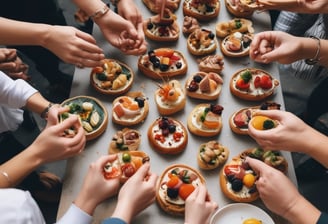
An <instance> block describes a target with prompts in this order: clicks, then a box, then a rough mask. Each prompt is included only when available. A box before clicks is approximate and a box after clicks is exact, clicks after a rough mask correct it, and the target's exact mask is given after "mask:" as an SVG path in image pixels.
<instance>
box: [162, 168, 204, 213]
mask: <svg viewBox="0 0 328 224" xmlns="http://www.w3.org/2000/svg"><path fill="white" fill-rule="evenodd" d="M180 172H181V173H184V175H185V178H184V177H183V176H182V174H179V173H180ZM172 176H178V177H179V179H180V181H181V182H182V184H192V185H193V186H195V187H197V186H198V185H199V184H205V178H204V177H203V176H202V175H201V174H200V173H199V172H198V171H197V170H196V169H194V168H192V167H190V166H188V165H185V164H174V165H171V166H169V167H167V168H166V169H165V170H164V171H163V173H162V174H161V176H160V177H159V180H158V182H157V186H156V201H157V203H158V205H159V206H160V207H161V208H162V209H163V210H164V211H165V212H167V213H169V214H172V215H177V216H183V215H184V212H185V200H184V199H182V198H181V197H180V196H179V195H177V197H176V198H173V199H172V201H170V200H171V199H170V197H169V196H168V194H170V195H171V193H168V192H169V191H180V189H181V186H180V188H178V187H177V188H176V189H175V188H173V190H172V188H170V187H168V186H167V183H168V181H169V179H170V177H172ZM181 182H180V184H181ZM168 189H169V190H168ZM173 194H174V193H173Z"/></svg>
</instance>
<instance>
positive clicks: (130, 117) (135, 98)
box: [112, 92, 149, 126]
mask: <svg viewBox="0 0 328 224" xmlns="http://www.w3.org/2000/svg"><path fill="white" fill-rule="evenodd" d="M112 111H113V112H112V121H113V122H114V123H116V124H120V125H124V126H131V125H136V124H139V123H140V122H143V121H144V120H145V119H146V117H147V115H148V112H149V104H148V100H147V99H146V98H145V97H144V95H143V93H142V92H129V93H127V94H126V95H125V96H119V97H117V98H116V99H115V100H114V101H113V109H112Z"/></svg>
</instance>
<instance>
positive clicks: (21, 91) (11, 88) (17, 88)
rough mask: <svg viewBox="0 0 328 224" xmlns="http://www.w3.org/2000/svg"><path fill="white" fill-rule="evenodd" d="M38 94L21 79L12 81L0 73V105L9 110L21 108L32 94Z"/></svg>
mask: <svg viewBox="0 0 328 224" xmlns="http://www.w3.org/2000/svg"><path fill="white" fill-rule="evenodd" d="M36 92H38V91H37V90H36V89H35V88H33V87H32V86H31V85H30V84H28V83H27V82H25V81H24V80H22V79H17V80H12V79H11V78H9V77H8V76H7V75H6V74H5V73H3V72H1V71H0V104H2V105H6V106H9V107H11V108H16V109H18V108H21V107H23V106H25V104H26V101H27V99H28V98H30V97H31V96H32V95H33V94H35V93H36Z"/></svg>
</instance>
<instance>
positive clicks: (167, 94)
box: [154, 80, 186, 116]
mask: <svg viewBox="0 0 328 224" xmlns="http://www.w3.org/2000/svg"><path fill="white" fill-rule="evenodd" d="M154 98H155V103H156V106H157V109H158V112H159V113H160V114H161V115H165V116H167V115H171V114H174V113H176V112H178V111H180V110H183V109H184V107H185V105H186V96H185V93H184V90H183V89H182V87H181V85H180V82H179V81H178V80H171V81H169V82H167V83H164V84H163V85H159V88H158V89H157V90H156V91H155V96H154Z"/></svg>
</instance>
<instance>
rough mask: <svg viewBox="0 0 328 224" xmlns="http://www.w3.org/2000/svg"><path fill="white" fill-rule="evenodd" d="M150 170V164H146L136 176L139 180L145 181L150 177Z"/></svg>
mask: <svg viewBox="0 0 328 224" xmlns="http://www.w3.org/2000/svg"><path fill="white" fill-rule="evenodd" d="M149 170H150V164H149V163H144V164H143V165H142V166H141V167H140V168H139V169H138V171H137V172H136V173H135V174H134V176H136V177H137V178H138V179H142V180H143V179H145V177H146V176H147V175H148V172H149Z"/></svg>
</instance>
